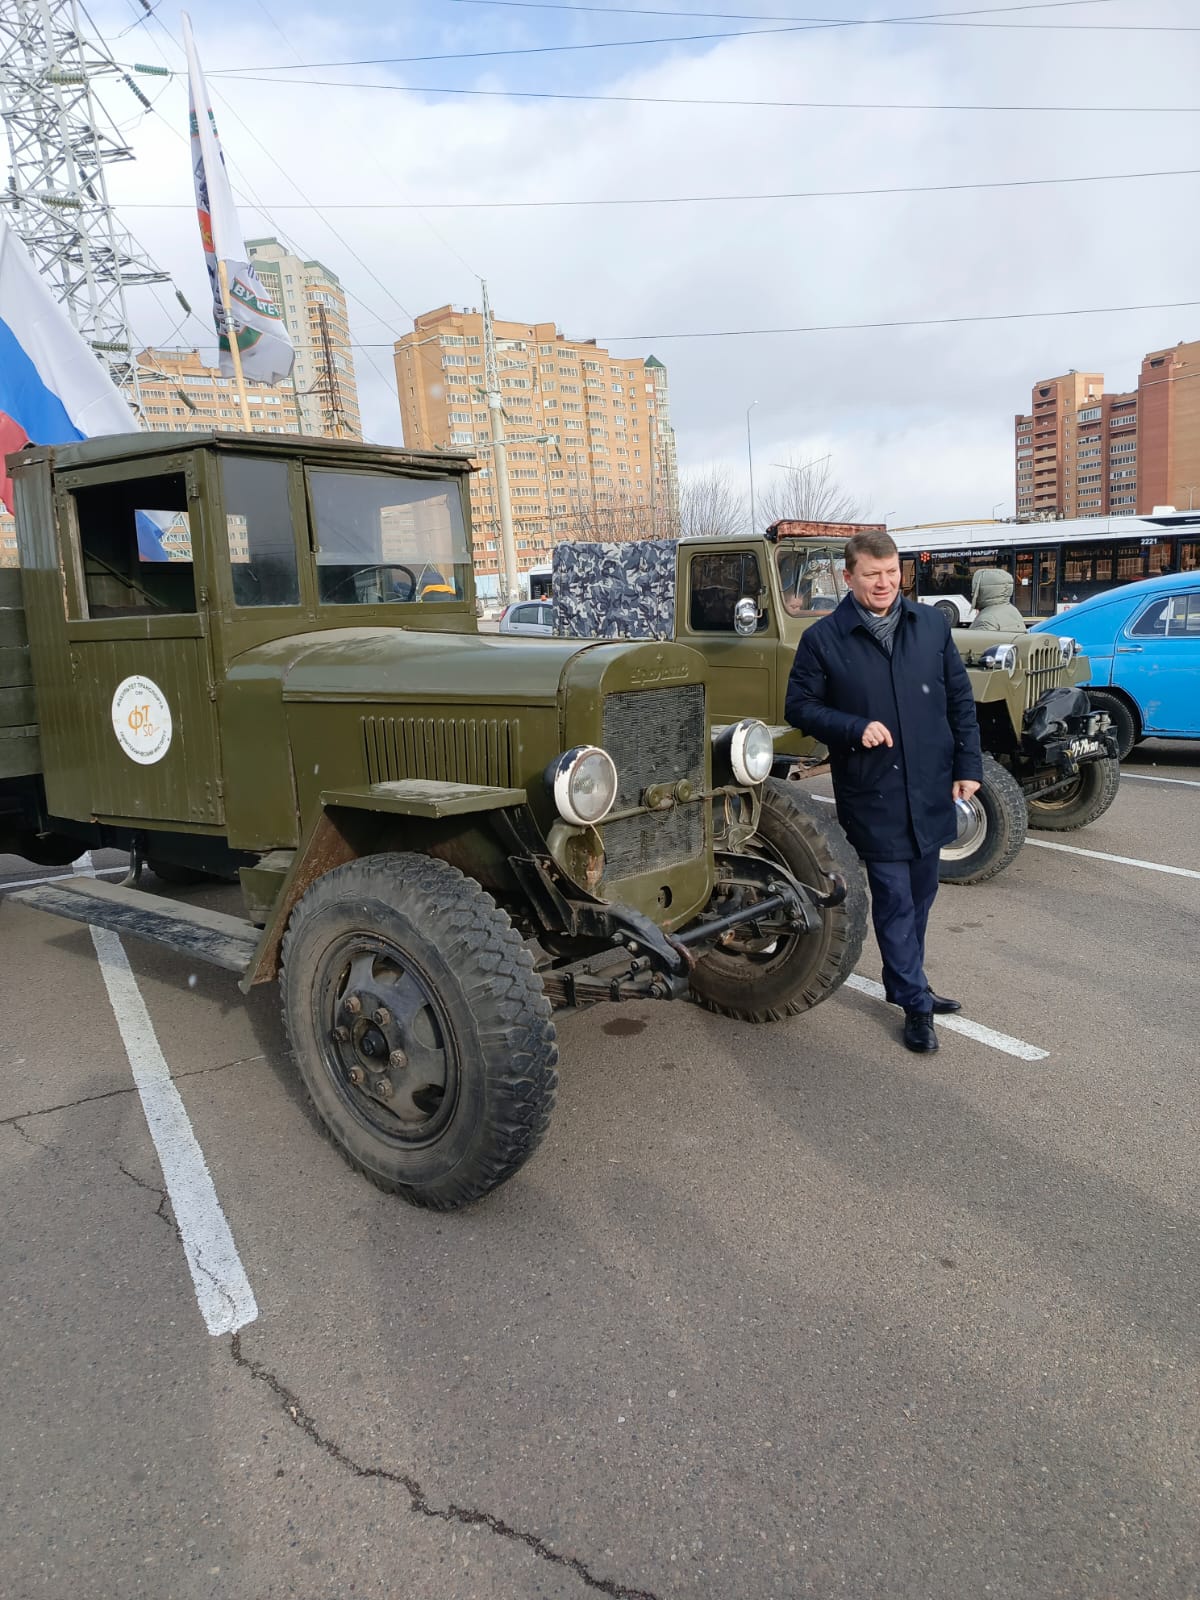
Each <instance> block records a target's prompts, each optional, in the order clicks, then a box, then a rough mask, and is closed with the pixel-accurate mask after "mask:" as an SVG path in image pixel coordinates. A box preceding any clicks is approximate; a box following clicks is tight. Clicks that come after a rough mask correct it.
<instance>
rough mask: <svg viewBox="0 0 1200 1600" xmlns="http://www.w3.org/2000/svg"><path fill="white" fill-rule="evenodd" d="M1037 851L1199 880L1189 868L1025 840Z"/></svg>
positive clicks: (1042, 841) (1072, 845) (1047, 840)
mask: <svg viewBox="0 0 1200 1600" xmlns="http://www.w3.org/2000/svg"><path fill="white" fill-rule="evenodd" d="M1025 843H1026V844H1031V845H1033V846H1034V847H1035V848H1036V849H1038V850H1061V851H1062V852H1063V854H1064V855H1068V856H1090V857H1091V859H1092V860H1093V861H1112V862H1114V863H1115V864H1116V865H1117V866H1118V867H1141V868H1142V870H1143V871H1145V872H1167V873H1170V875H1171V877H1173V878H1200V872H1193V870H1192V869H1191V867H1168V866H1166V865H1164V863H1163V862H1161V861H1139V860H1138V858H1137V857H1136V856H1110V855H1109V854H1108V853H1107V852H1106V851H1104V850H1084V849H1081V848H1080V846H1079V845H1077V844H1054V843H1052V842H1051V841H1050V840H1049V839H1026V841H1025Z"/></svg>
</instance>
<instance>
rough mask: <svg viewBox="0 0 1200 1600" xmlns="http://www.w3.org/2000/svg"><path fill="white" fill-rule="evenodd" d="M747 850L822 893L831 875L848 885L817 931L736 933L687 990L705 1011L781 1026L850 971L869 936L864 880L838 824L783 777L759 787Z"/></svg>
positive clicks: (831, 989) (705, 962) (825, 996)
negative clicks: (755, 818)
mask: <svg viewBox="0 0 1200 1600" xmlns="http://www.w3.org/2000/svg"><path fill="white" fill-rule="evenodd" d="M748 848H749V849H750V850H751V851H752V852H753V853H754V854H756V855H759V856H762V857H764V858H765V859H766V860H768V861H776V862H779V863H780V864H781V865H783V866H785V867H786V868H787V869H788V871H789V872H790V873H791V874H792V876H793V877H794V878H796V879H797V880H798V881H799V882H800V883H804V884H807V885H808V887H809V888H811V889H816V890H817V891H818V892H819V893H825V892H826V891H827V890H828V888H829V884H828V878H829V876H830V875H831V874H833V873H837V874H838V875H839V876H840V877H842V878H843V879H844V880H845V883H846V889H847V893H846V898H845V900H843V901H842V903H841V905H840V906H831V907H828V908H827V909H825V910H824V911H822V913H821V927H820V930H819V931H818V932H815V933H801V934H798V933H790V932H780V933H777V934H772V933H771V931H770V929H764V930H759V931H758V932H751V931H747V929H746V928H742V929H738V928H734V929H732V930H731V931H730V932H729V933H727V934H726V935H725V937H724V939H723V940H722V941H721V942H720V943H719V944H717V945H716V946H715V948H714V949H712V950H711V951H710V952H709V954H708V955H706V956H704V957H703V958H702V959H701V960H700V961H699V962H698V963H697V965H696V969H695V971H694V972H693V973H692V992H693V994H695V996H696V998H697V999H698V1000H699V1001H700V1003H701V1004H702V1005H704V1006H706V1007H707V1008H708V1010H710V1011H720V1012H723V1013H724V1014H725V1015H726V1016H729V1017H739V1018H741V1019H742V1020H743V1021H745V1022H778V1021H780V1020H781V1019H782V1018H783V1017H788V1016H794V1015H795V1014H796V1013H797V1012H800V1011H808V1010H810V1009H811V1008H812V1007H813V1006H816V1005H820V1003H821V1001H822V1000H827V999H828V998H829V996H830V995H831V994H832V993H833V992H834V990H835V989H837V988H838V987H839V986H840V985H841V984H842V983H843V982H844V981H845V980H846V978H848V977H849V975H850V974H851V973H852V972H853V971H854V964H855V962H856V961H857V960H858V957H859V953H860V951H861V950H862V944H863V938H864V936H865V934H866V931H867V883H866V875H865V873H864V872H863V866H862V862H861V861H860V860H859V859H858V856H857V855H856V854H855V852H854V850H853V849H852V848H851V846H850V842H849V840H848V839H847V838H846V835H845V834H844V833H843V832H842V830H841V827H840V826H839V824H838V822H837V820H836V819H835V818H834V817H833V816H832V815H830V814H829V813H828V812H827V811H826V808H825V807H824V806H822V805H821V803H820V802H819V801H817V800H814V799H813V797H812V796H811V795H807V794H804V793H803V791H801V790H800V789H799V788H798V785H797V784H796V783H795V782H793V781H789V780H787V779H783V778H768V779H767V781H766V783H765V784H764V785H763V796H762V815H761V817H760V820H759V830H758V833H757V834H756V835H755V837H754V838H753V839H752V840H751V841H750V845H749V847H748ZM748 927H749V928H752V927H753V925H752V924H750V925H748Z"/></svg>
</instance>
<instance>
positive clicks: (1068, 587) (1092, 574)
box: [1062, 544, 1124, 605]
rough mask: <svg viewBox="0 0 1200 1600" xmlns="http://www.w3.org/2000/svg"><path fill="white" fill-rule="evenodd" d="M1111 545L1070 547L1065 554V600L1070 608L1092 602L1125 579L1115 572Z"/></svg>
mask: <svg viewBox="0 0 1200 1600" xmlns="http://www.w3.org/2000/svg"><path fill="white" fill-rule="evenodd" d="M1113 554H1114V551H1113V546H1112V545H1110V544H1069V545H1067V546H1066V548H1065V549H1064V551H1063V571H1062V599H1063V601H1064V602H1065V603H1067V604H1068V605H1077V604H1078V603H1079V601H1080V600H1090V599H1091V597H1092V596H1093V595H1094V594H1103V592H1104V591H1105V589H1111V588H1112V587H1113V585H1114V584H1115V583H1121V582H1123V581H1124V580H1123V579H1120V578H1118V577H1116V576H1115V574H1114V571H1113Z"/></svg>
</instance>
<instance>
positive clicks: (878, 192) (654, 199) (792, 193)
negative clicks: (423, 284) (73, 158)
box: [127, 167, 1200, 271]
mask: <svg viewBox="0 0 1200 1600" xmlns="http://www.w3.org/2000/svg"><path fill="white" fill-rule="evenodd" d="M1195 177H1200V167H1178V168H1164V169H1162V170H1160V171H1151V172H1099V173H1091V174H1087V175H1084V176H1080V177H1066V178H995V179H982V180H979V181H974V182H970V183H917V184H901V185H898V186H897V187H894V188H873V189H795V190H786V191H780V192H778V193H774V194H671V195H657V196H645V197H621V198H617V199H598V200H371V201H353V200H337V201H332V202H330V203H329V204H325V205H320V206H310V205H304V206H298V205H295V204H294V203H291V202H288V201H284V202H282V203H281V204H273V207H272V209H273V210H275V211H307V210H319V211H518V210H535V211H544V210H556V209H559V208H563V207H581V206H583V207H588V206H692V205H718V204H721V205H724V204H753V203H755V202H758V201H762V200H772V201H776V200H841V199H856V198H861V197H869V196H887V195H900V194H961V193H963V192H964V191H971V190H977V189H1036V188H1047V187H1050V186H1052V185H1057V184H1075V183H1132V182H1135V181H1137V180H1139V179H1142V178H1195ZM127 209H129V210H133V211H187V210H190V209H191V207H189V206H187V205H186V204H184V203H183V202H179V201H167V200H162V201H152V200H145V201H134V202H132V203H131V205H130V206H129V207H128V208H127ZM443 242H444V241H443ZM447 248H449V246H448V247H447ZM460 260H461V257H460ZM463 265H464V266H466V262H463ZM469 270H470V269H469V268H468V271H469Z"/></svg>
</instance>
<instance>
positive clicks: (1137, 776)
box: [1121, 772, 1200, 789]
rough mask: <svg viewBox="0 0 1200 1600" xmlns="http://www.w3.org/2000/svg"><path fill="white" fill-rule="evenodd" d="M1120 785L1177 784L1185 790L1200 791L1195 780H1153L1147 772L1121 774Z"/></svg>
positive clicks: (1198, 784)
mask: <svg viewBox="0 0 1200 1600" xmlns="http://www.w3.org/2000/svg"><path fill="white" fill-rule="evenodd" d="M1121 782H1122V783H1127V782H1129V783H1178V784H1182V786H1183V787H1184V788H1185V789H1200V782H1197V780H1196V779H1195V778H1154V777H1151V775H1150V774H1149V773H1148V772H1122V774H1121Z"/></svg>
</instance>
